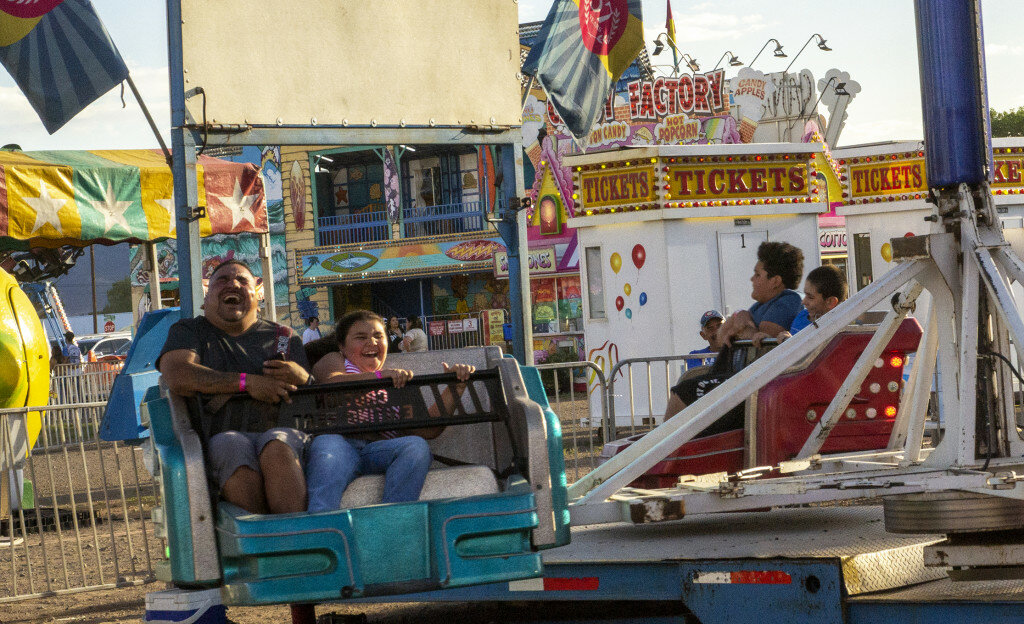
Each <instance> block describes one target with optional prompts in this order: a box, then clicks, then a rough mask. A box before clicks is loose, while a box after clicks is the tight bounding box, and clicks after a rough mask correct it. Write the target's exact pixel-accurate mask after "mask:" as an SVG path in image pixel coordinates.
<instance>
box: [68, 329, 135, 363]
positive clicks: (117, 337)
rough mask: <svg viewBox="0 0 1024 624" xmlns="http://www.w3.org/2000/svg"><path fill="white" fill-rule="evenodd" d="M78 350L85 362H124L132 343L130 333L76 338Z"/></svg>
mask: <svg viewBox="0 0 1024 624" xmlns="http://www.w3.org/2000/svg"><path fill="white" fill-rule="evenodd" d="M77 342H78V348H79V349H81V350H82V357H83V359H84V360H85V361H87V362H107V361H124V359H125V356H126V355H127V354H128V347H129V346H130V345H131V343H132V335H131V333H130V332H117V333H112V334H94V335H89V336H82V337H80V338H78V340H77Z"/></svg>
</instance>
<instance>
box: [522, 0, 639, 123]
mask: <svg viewBox="0 0 1024 624" xmlns="http://www.w3.org/2000/svg"><path fill="white" fill-rule="evenodd" d="M643 34H644V27H643V15H642V6H641V0H555V3H554V4H553V5H552V6H551V11H550V12H549V13H548V17H547V19H546V20H544V25H543V26H542V27H541V29H540V32H539V33H538V34H537V38H536V39H535V40H534V44H533V46H532V47H531V48H530V54H529V55H528V56H527V57H526V60H525V61H524V62H523V69H522V71H523V73H524V74H527V75H530V76H534V77H535V78H536V79H537V81H538V82H539V83H540V84H541V86H542V87H544V91H545V92H547V94H548V98H549V99H550V101H551V105H552V106H553V107H554V109H555V112H556V113H558V115H559V116H560V117H561V118H562V120H563V121H564V122H565V125H566V127H568V128H569V131H570V132H572V134H573V136H575V137H576V138H577V139H579V138H582V137H584V136H586V134H587V133H588V132H590V128H591V127H592V126H593V125H594V124H595V123H597V121H598V120H599V119H600V118H601V114H602V113H603V111H604V106H605V102H606V101H607V99H608V94H609V93H611V89H612V85H614V84H615V81H616V80H618V79H619V76H621V75H622V72H624V71H626V69H627V68H628V67H629V66H630V64H631V63H632V62H633V59H635V58H636V56H637V54H639V53H640V51H641V50H642V49H643V47H644V39H643Z"/></svg>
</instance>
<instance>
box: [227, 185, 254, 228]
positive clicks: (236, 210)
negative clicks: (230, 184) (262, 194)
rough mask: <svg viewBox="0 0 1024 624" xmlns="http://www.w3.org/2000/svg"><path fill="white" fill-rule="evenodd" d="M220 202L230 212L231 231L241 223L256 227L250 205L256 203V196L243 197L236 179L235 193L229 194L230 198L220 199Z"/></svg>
mask: <svg viewBox="0 0 1024 624" xmlns="http://www.w3.org/2000/svg"><path fill="white" fill-rule="evenodd" d="M220 200H221V201H222V202H224V205H225V206H227V208H228V210H230V211H231V229H232V230H233V229H235V228H236V227H237V226H238V224H239V223H241V222H242V221H248V222H249V223H250V224H252V225H256V213H255V212H253V209H252V205H253V203H254V202H255V201H256V195H243V194H242V186H241V184H239V182H238V178H235V192H234V193H232V194H231V197H221V198H220ZM246 213H248V215H247V214H246Z"/></svg>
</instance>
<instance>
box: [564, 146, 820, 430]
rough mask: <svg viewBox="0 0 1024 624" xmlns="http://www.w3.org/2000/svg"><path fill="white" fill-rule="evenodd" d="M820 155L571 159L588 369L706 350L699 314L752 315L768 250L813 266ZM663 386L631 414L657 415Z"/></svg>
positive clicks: (664, 149) (683, 153)
mask: <svg viewBox="0 0 1024 624" xmlns="http://www.w3.org/2000/svg"><path fill="white" fill-rule="evenodd" d="M821 151H822V148H821V146H820V145H819V144H810V143H801V144H796V143H785V144H782V143H779V144H771V143H761V144H750V145H741V144H732V145H699V146H697V145H693V146H687V145H672V146H649V147H641V148H627V149H619V150H614V151H606V152H598V153H591V154H585V155H578V156H567V157H566V158H565V160H566V164H568V165H569V167H571V170H572V172H573V200H574V201H575V202H576V203H577V210H576V216H575V217H574V218H571V219H569V225H570V226H571V227H573V228H575V229H576V232H577V236H578V245H579V249H580V258H581V264H580V273H581V281H582V284H581V285H582V295H583V296H582V304H583V310H582V312H583V318H584V324H583V327H584V331H585V343H586V346H587V349H588V353H587V359H588V360H590V361H592V362H595V363H597V364H598V365H599V366H604V367H605V368H606V369H608V370H605V373H606V374H607V373H609V372H610V368H611V366H612V365H613V364H614V363H615V362H617V361H620V360H624V359H627V358H637V357H651V356H663V355H669V354H677V353H686V352H689V351H690V350H692V349H696V348H700V347H702V346H706V345H705V344H703V343H702V340H701V338H700V336H699V334H698V330H699V327H698V319H699V318H700V316H701V314H702V313H703V312H704V311H705V310H709V309H717V310H720V311H722V312H723V313H725V314H729V313H731V312H735V311H737V310H742V309H746V308H748V307H750V305H751V299H750V275H751V273H752V269H753V266H754V264H755V263H756V262H757V247H758V245H759V244H760V243H761V242H763V241H766V240H771V241H785V242H789V243H791V244H793V245H795V246H797V247H799V248H800V249H802V250H803V252H804V256H805V260H804V271H805V272H806V271H809V270H810V269H813V268H815V267H817V266H818V265H819V264H820V255H819V232H818V215H819V213H823V212H826V211H828V202H827V198H826V196H827V188H826V183H825V181H824V176H819V175H818V173H819V167H820V166H821V165H820V164H819V163H822V162H823V161H822V159H821V158H820V156H821ZM825 166H827V165H825ZM676 366H677V368H676V369H673V370H672V371H670V374H669V376H668V377H669V382H670V383H671V382H674V380H675V377H676V376H677V375H678V372H679V371H678V365H676ZM665 383H666V379H665V378H664V377H663V376H660V375H653V376H652V385H653V392H652V394H651V396H652V397H654V398H653V405H648V404H647V401H648V398H647V396H643V397H634V398H633V399H632V400H633V405H632V407H633V409H632V413H643V412H645V411H648V409H649V410H650V411H651V413H653V414H655V415H660V414H661V413H662V412H663V411H664V407H665V405H664V401H665V399H664V397H665V396H666V388H665ZM591 385H593V383H591ZM593 394H594V393H592V394H591V400H592V401H594V400H596V399H595V397H594V395H593ZM618 394H620V395H626V394H628V393H625V392H620V393H618ZM643 394H645V395H646V393H643ZM615 400H616V403H617V405H616V408H615V413H616V414H629V413H631V410H630V409H628V407H629V406H628V401H629V400H630V397H628V396H616V397H615ZM619 402H621V403H622V405H618V403H619ZM641 402H642V403H643V405H640V404H639V403H641Z"/></svg>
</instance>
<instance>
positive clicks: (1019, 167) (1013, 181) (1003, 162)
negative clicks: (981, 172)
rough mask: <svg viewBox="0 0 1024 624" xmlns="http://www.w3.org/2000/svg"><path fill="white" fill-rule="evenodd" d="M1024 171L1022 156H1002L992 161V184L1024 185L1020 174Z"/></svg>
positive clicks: (995, 185) (998, 185) (999, 185)
mask: <svg viewBox="0 0 1024 624" xmlns="http://www.w3.org/2000/svg"><path fill="white" fill-rule="evenodd" d="M1022 173H1024V156H1014V157H1004V158H1002V159H1000V160H995V161H993V162H992V186H993V187H995V188H1005V187H1007V186H1024V181H1022V180H1021V174H1022Z"/></svg>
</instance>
